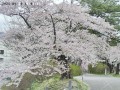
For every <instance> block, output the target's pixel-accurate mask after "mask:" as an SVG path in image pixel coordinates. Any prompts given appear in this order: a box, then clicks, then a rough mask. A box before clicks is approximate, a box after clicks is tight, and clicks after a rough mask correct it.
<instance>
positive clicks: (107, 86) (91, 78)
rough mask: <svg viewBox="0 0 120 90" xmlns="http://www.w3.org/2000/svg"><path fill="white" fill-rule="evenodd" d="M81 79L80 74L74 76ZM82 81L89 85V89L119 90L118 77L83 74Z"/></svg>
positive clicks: (119, 79)
mask: <svg viewBox="0 0 120 90" xmlns="http://www.w3.org/2000/svg"><path fill="white" fill-rule="evenodd" d="M75 78H76V79H77V80H82V77H81V76H78V77H75ZM83 81H84V82H86V83H87V84H88V85H89V86H90V90H120V78H116V77H112V76H105V75H102V76H100V75H91V74H85V75H83Z"/></svg>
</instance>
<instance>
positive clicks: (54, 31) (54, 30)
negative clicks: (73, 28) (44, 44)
mask: <svg viewBox="0 0 120 90" xmlns="http://www.w3.org/2000/svg"><path fill="white" fill-rule="evenodd" d="M49 15H50V14H49ZM50 17H51V20H52V25H53V33H54V42H53V44H54V45H55V46H54V48H55V49H56V28H55V22H54V20H53V17H52V15H50Z"/></svg>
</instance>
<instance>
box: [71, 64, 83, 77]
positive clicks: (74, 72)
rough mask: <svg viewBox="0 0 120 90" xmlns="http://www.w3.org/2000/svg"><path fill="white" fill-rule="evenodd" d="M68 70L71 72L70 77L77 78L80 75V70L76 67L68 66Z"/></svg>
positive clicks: (73, 65)
mask: <svg viewBox="0 0 120 90" xmlns="http://www.w3.org/2000/svg"><path fill="white" fill-rule="evenodd" d="M70 70H71V74H72V76H79V75H81V74H82V69H81V67H80V66H78V65H75V64H70Z"/></svg>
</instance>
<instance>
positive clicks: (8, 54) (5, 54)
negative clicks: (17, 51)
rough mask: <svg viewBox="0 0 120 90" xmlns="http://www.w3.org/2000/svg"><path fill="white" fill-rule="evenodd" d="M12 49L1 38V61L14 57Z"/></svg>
mask: <svg viewBox="0 0 120 90" xmlns="http://www.w3.org/2000/svg"><path fill="white" fill-rule="evenodd" d="M12 53H13V52H12V50H9V49H8V48H7V47H5V45H4V44H3V42H2V41H1V40H0V62H4V61H6V60H7V61H8V60H10V59H11V58H12Z"/></svg>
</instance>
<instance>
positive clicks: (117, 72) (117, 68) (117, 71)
mask: <svg viewBox="0 0 120 90" xmlns="http://www.w3.org/2000/svg"><path fill="white" fill-rule="evenodd" d="M119 65H120V64H119V63H118V64H117V67H116V74H119Z"/></svg>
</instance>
